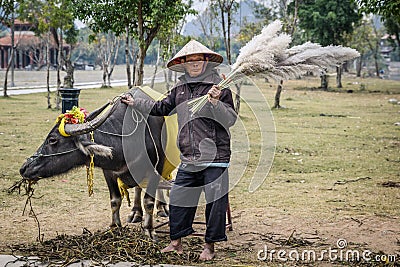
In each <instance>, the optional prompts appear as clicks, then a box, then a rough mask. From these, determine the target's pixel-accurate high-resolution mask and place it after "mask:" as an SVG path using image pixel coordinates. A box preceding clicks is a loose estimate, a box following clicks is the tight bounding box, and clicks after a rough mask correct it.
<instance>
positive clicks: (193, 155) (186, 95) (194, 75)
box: [122, 40, 237, 260]
mask: <svg viewBox="0 0 400 267" xmlns="http://www.w3.org/2000/svg"><path fill="white" fill-rule="evenodd" d="M222 60H223V58H222V56H221V55H219V54H217V53H215V52H213V51H211V50H210V49H208V48H207V47H205V46H204V45H202V44H200V43H199V42H197V41H194V40H192V41H190V42H189V43H187V44H186V45H185V46H184V47H183V48H182V49H181V50H180V51H179V52H178V53H177V54H176V56H175V57H174V58H172V59H171V60H170V61H169V62H168V64H167V67H168V68H170V69H171V70H174V71H178V72H184V74H183V75H182V76H181V77H179V82H178V83H177V84H176V85H175V87H174V88H172V89H171V90H170V92H169V94H168V96H167V97H166V98H164V99H163V100H160V101H149V100H144V99H134V98H133V97H132V96H131V95H126V96H125V97H123V99H122V101H123V102H124V103H126V104H128V105H131V106H133V107H134V108H136V109H138V110H140V111H142V112H146V111H147V112H149V114H150V115H154V116H167V115H171V114H174V113H177V115H178V126H179V133H178V146H179V150H180V158H181V164H180V166H179V169H178V173H177V175H176V178H175V181H174V184H173V186H172V189H171V192H170V215H169V220H170V238H171V243H170V244H169V245H168V246H167V247H166V248H164V249H163V250H162V252H170V251H175V252H177V253H182V251H183V248H182V240H181V239H182V237H185V236H188V235H190V234H192V233H193V232H194V230H193V228H192V224H193V220H194V217H195V213H196V208H197V205H198V201H199V197H200V194H201V192H202V191H204V192H205V198H206V201H207V204H206V212H205V213H206V227H207V229H206V233H205V245H204V250H203V251H202V253H201V255H200V260H211V259H213V258H214V256H215V252H214V243H215V242H219V241H226V240H227V237H226V234H225V224H226V208H227V203H228V190H229V180H228V166H229V162H230V155H231V150H230V133H229V127H231V126H232V125H233V124H234V123H235V121H236V117H237V114H236V113H235V111H234V105H233V101H232V94H231V91H230V90H229V89H225V90H222V91H221V90H219V88H218V87H217V86H216V85H217V84H218V83H219V82H220V81H221V78H220V77H219V75H218V73H217V71H216V70H215V67H216V66H217V65H219V64H220V63H221V62H222ZM206 94H208V96H209V102H208V103H207V104H206V105H205V106H204V107H203V108H202V109H201V110H200V111H198V112H196V113H195V114H193V113H192V112H191V111H190V110H189V107H188V105H187V102H188V101H190V100H191V99H194V98H197V97H200V96H202V95H206Z"/></svg>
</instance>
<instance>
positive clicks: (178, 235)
mask: <svg viewBox="0 0 400 267" xmlns="http://www.w3.org/2000/svg"><path fill="white" fill-rule="evenodd" d="M194 232H195V231H194V230H193V228H192V227H190V228H187V229H185V230H183V231H180V232H179V233H175V234H172V233H170V235H169V237H170V238H171V240H176V239H179V238H182V237H185V236H188V235H191V234H193V233H194Z"/></svg>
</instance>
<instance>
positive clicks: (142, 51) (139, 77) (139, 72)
mask: <svg viewBox="0 0 400 267" xmlns="http://www.w3.org/2000/svg"><path fill="white" fill-rule="evenodd" d="M145 56H146V48H145V47H143V45H140V46H139V53H138V57H137V59H138V62H137V64H136V71H135V82H134V83H133V85H134V86H140V85H142V84H143V75H144V72H143V67H144V57H145Z"/></svg>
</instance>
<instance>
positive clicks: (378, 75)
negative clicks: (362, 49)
mask: <svg viewBox="0 0 400 267" xmlns="http://www.w3.org/2000/svg"><path fill="white" fill-rule="evenodd" d="M377 51H378V50H376V51H375V52H374V61H375V72H376V77H378V78H379V77H380V73H379V64H378V52H377Z"/></svg>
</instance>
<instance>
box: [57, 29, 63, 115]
mask: <svg viewBox="0 0 400 267" xmlns="http://www.w3.org/2000/svg"><path fill="white" fill-rule="evenodd" d="M59 38H60V39H59V41H58V58H57V96H56V109H57V110H58V109H61V108H60V103H61V96H60V88H61V73H60V72H61V68H62V65H63V62H62V53H63V35H62V29H61V32H60V34H59Z"/></svg>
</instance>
